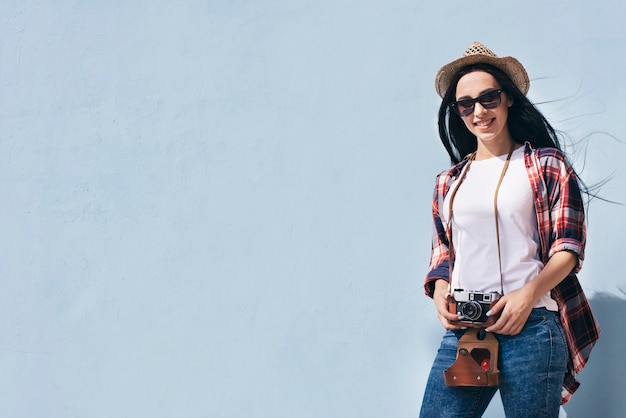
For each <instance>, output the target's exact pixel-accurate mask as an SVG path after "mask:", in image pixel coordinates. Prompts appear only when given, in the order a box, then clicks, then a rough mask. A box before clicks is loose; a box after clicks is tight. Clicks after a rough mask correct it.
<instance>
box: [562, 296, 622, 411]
mask: <svg viewBox="0 0 626 418" xmlns="http://www.w3.org/2000/svg"><path fill="white" fill-rule="evenodd" d="M590 304H591V308H592V309H593V313H594V315H595V316H596V319H597V320H598V322H599V323H600V327H601V328H602V335H601V336H600V339H599V340H598V343H597V344H596V346H595V347H594V349H593V351H592V352H591V357H590V359H589V362H588V363H587V366H586V367H585V368H584V369H583V371H582V373H581V374H580V376H579V380H580V383H581V386H580V388H578V391H577V392H576V393H575V394H574V396H573V397H572V399H571V400H570V402H568V403H567V405H565V408H564V409H565V411H566V412H567V417H568V418H587V417H603V418H611V417H615V418H621V417H624V416H625V415H624V413H625V412H624V411H625V410H626V399H625V398H624V394H625V393H626V361H624V358H625V356H626V300H624V299H620V298H618V297H615V296H613V295H609V294H605V293H600V294H597V295H595V296H594V298H593V299H591V300H590Z"/></svg>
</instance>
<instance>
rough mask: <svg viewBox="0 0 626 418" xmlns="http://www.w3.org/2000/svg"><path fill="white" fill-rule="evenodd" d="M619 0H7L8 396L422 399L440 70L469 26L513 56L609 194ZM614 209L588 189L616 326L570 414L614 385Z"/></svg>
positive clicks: (280, 407)
mask: <svg viewBox="0 0 626 418" xmlns="http://www.w3.org/2000/svg"><path fill="white" fill-rule="evenodd" d="M625 12H626V6H625V5H624V3H623V2H622V1H621V0H609V1H604V2H601V3H593V2H589V1H582V0H578V1H548V2H546V1H536V0H531V1H528V2H525V3H523V4H522V3H519V2H503V1H483V2H479V3H476V2H473V3H471V2H470V3H468V2H465V3H463V2H457V1H449V2H437V3H435V2H417V1H408V0H398V1H393V2H382V1H376V0H361V1H354V0H346V1H327V0H321V1H315V2H312V1H303V0H270V1H251V0H248V1H237V0H230V1H228V0H209V1H199V0H198V1H193V0H183V1H178V2H166V1H162V0H155V1H145V0H134V1H127V2H122V1H110V2H95V1H83V2H78V1H69V0H57V1H54V2H45V1H41V0H38V1H36V0H23V1H8V0H0V219H2V232H1V233H0V278H1V282H2V292H0V370H1V371H2V372H1V373H0V375H1V376H2V377H1V378H0V409H1V410H2V412H1V415H2V416H5V417H15V418H21V417H44V416H45V417H81V418H82V417H103V418H104V417H154V418H156V417H271V418H278V417H299V418H304V417H355V418H356V417H414V416H416V415H417V412H418V410H419V405H420V402H421V396H422V393H423V390H424V385H425V381H426V376H427V373H428V369H429V367H430V363H431V361H432V358H433V356H434V352H435V350H436V347H437V346H438V342H439V338H440V336H441V333H442V328H441V326H440V324H439V323H438V321H437V319H436V315H435V310H434V307H433V305H432V302H431V300H430V299H428V298H426V297H425V296H424V295H423V290H422V282H423V277H424V274H425V272H426V268H427V263H428V256H429V251H430V232H431V223H430V198H431V195H432V189H433V186H434V178H435V175H436V174H437V173H438V172H440V171H442V170H444V169H445V168H446V167H447V166H448V164H449V161H448V159H447V157H446V154H445V151H444V150H443V147H442V146H441V145H440V143H439V140H438V137H437V131H436V111H437V108H438V105H439V100H438V97H437V95H436V94H435V91H434V76H435V73H436V71H437V69H438V68H439V67H440V66H441V65H443V64H444V63H446V62H448V61H450V60H452V59H455V58H457V57H459V56H460V55H461V54H462V52H463V51H464V50H465V48H466V47H467V46H469V44H470V43H471V42H473V41H481V42H483V43H484V44H486V45H487V46H488V47H489V48H491V49H492V50H493V51H494V52H495V53H496V54H498V55H501V56H504V55H512V56H515V57H517V58H518V59H520V60H521V61H522V62H523V63H524V65H525V66H526V68H527V70H528V72H529V74H530V77H531V89H530V92H529V97H530V98H531V100H533V101H535V102H536V103H539V106H540V108H541V110H542V111H543V112H544V114H545V115H546V116H547V117H548V119H549V120H550V121H551V122H553V123H554V125H555V127H557V128H558V129H561V130H563V131H564V132H565V133H566V134H567V136H568V144H569V145H568V147H567V150H568V152H570V153H571V158H572V160H573V161H574V163H575V165H576V167H577V169H578V170H579V171H580V172H581V175H582V177H583V179H584V180H585V181H586V182H587V183H589V184H593V183H595V182H598V181H601V180H603V179H606V178H610V181H609V182H608V183H607V184H606V185H605V186H604V187H603V189H602V192H601V193H602V195H603V196H605V197H606V198H609V199H613V200H617V201H620V202H622V203H624V202H626V188H625V187H624V184H626V171H625V170H624V168H623V158H622V156H623V155H624V152H625V149H626V145H624V140H625V139H626V129H625V128H624V123H623V121H624V103H623V99H624V97H626V85H625V83H624V79H625V77H626V60H625V58H624V57H626V35H625V34H624V29H623V22H624V15H625ZM581 140H582V141H581ZM620 141H621V142H620ZM624 212H625V210H624V207H623V206H619V205H612V204H607V203H603V202H601V201H598V200H596V201H594V202H593V203H592V204H591V207H590V211H589V218H588V219H589V241H588V250H587V260H586V262H585V266H584V268H583V270H582V273H581V281H582V283H583V286H584V287H585V289H586V291H587V294H588V296H589V297H590V298H591V299H592V304H593V306H594V309H595V310H596V313H597V314H598V317H599V319H600V320H601V322H602V326H603V329H604V335H603V338H602V339H601V341H600V343H599V344H598V347H597V348H596V350H595V351H594V353H593V354H592V358H591V362H590V364H589V366H588V368H587V369H585V370H584V371H583V374H582V376H581V380H582V382H583V386H582V387H581V389H580V390H579V392H578V393H577V394H576V395H575V397H574V398H573V400H572V402H571V403H570V404H568V405H567V406H566V407H565V408H564V410H563V411H562V415H563V416H565V415H567V416H569V417H588V416H592V415H594V416H603V417H618V416H621V413H620V412H621V411H622V410H623V409H624V400H623V393H624V392H625V391H626V388H625V384H624V383H623V382H624V379H623V377H624V375H625V374H626V370H625V366H624V365H623V362H622V361H621V360H620V359H621V358H622V357H623V349H620V348H619V347H623V345H624V335H625V334H624V331H625V327H624V325H623V323H624V321H623V318H624V317H625V316H626V315H625V314H626V309H625V304H626V302H625V299H626V294H625V291H626V285H625V280H624V277H623V265H622V263H620V261H621V260H622V259H623V251H622V248H623V240H624V238H623V237H624V236H625V235H626V224H625V223H624V222H623V218H624ZM498 402H499V400H497V399H496V400H494V403H493V405H492V406H491V407H490V409H489V412H488V413H487V416H491V417H498V416H501V415H502V412H501V406H500V405H499V404H498Z"/></svg>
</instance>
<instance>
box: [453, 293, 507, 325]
mask: <svg viewBox="0 0 626 418" xmlns="http://www.w3.org/2000/svg"><path fill="white" fill-rule="evenodd" d="M500 296H501V295H500V293H498V292H488V293H483V292H475V291H473V290H463V289H455V290H454V292H452V296H450V299H449V300H448V312H450V313H454V314H457V315H459V316H460V319H459V321H458V322H459V323H460V324H465V325H470V326H480V327H483V326H484V327H488V326H490V325H492V324H493V323H494V322H496V319H497V318H496V317H495V316H487V312H488V311H489V309H490V308H491V306H493V305H494V304H495V303H496V302H497V301H498V299H500Z"/></svg>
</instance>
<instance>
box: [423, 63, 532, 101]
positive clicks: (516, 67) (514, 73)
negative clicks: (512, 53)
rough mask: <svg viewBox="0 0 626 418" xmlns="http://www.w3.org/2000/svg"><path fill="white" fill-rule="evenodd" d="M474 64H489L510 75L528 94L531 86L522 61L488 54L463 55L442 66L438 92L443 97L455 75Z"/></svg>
mask: <svg viewBox="0 0 626 418" xmlns="http://www.w3.org/2000/svg"><path fill="white" fill-rule="evenodd" d="M473 64H489V65H492V66H494V67H496V68H499V69H500V70H502V71H504V73H505V74H506V75H508V76H509V77H510V78H511V80H512V81H513V83H514V84H515V85H516V86H517V88H518V89H519V90H520V91H521V92H522V94H524V95H526V93H528V89H529V88H530V80H529V79H528V73H526V69H524V66H523V65H522V63H521V62H519V61H518V60H517V59H515V58H513V57H490V56H488V55H483V54H476V55H469V56H466V57H461V58H459V59H456V60H454V61H452V62H449V63H448V64H446V65H444V66H443V67H441V69H440V70H439V71H438V72H437V76H436V77H435V89H436V90H437V94H439V96H440V97H441V98H443V97H444V96H445V94H446V91H448V88H449V87H450V82H451V81H452V78H453V77H454V75H455V74H456V73H457V72H458V71H459V70H460V69H461V68H463V67H467V66H468V65H473Z"/></svg>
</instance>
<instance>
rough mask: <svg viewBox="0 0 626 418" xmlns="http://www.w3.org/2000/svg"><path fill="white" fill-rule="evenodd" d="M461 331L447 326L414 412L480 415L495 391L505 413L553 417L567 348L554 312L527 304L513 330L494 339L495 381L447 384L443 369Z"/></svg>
mask: <svg viewBox="0 0 626 418" xmlns="http://www.w3.org/2000/svg"><path fill="white" fill-rule="evenodd" d="M462 334H463V331H447V332H446V334H445V335H444V337H443V341H442V342H441V346H440V347H439V351H438V352H437V357H436V358H435V361H434V363H433V367H432V369H431V371H430V376H429V377H428V383H427V385H426V390H425V392H424V399H423V401H422V410H421V411H420V418H431V417H433V418H435V417H436V418H448V417H467V418H469V417H480V416H482V414H483V413H484V412H485V409H487V406H488V405H489V402H490V401H491V399H492V398H493V395H494V394H495V393H496V391H497V390H498V389H499V390H500V397H501V398H502V404H503V406H504V412H505V413H506V416H507V417H510V418H518V417H529V418H530V417H532V418H538V417H558V416H559V406H560V403H561V386H562V384H563V379H564V376H565V373H566V371H567V357H568V350H567V344H566V342H565V336H564V334H563V327H562V326H561V322H560V320H559V316H558V314H557V313H556V312H550V311H548V310H546V309H533V310H532V312H531V314H530V316H529V317H528V321H527V322H526V325H524V328H523V329H522V331H521V332H520V333H519V334H518V335H514V336H508V335H496V338H497V339H498V341H499V342H500V352H499V355H498V360H499V361H498V368H499V369H500V386H499V387H497V388H496V387H448V386H446V385H445V383H444V381H443V371H444V370H446V369H447V368H449V367H450V366H451V365H452V363H454V361H455V359H456V350H457V344H458V339H459V338H461V335H462Z"/></svg>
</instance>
